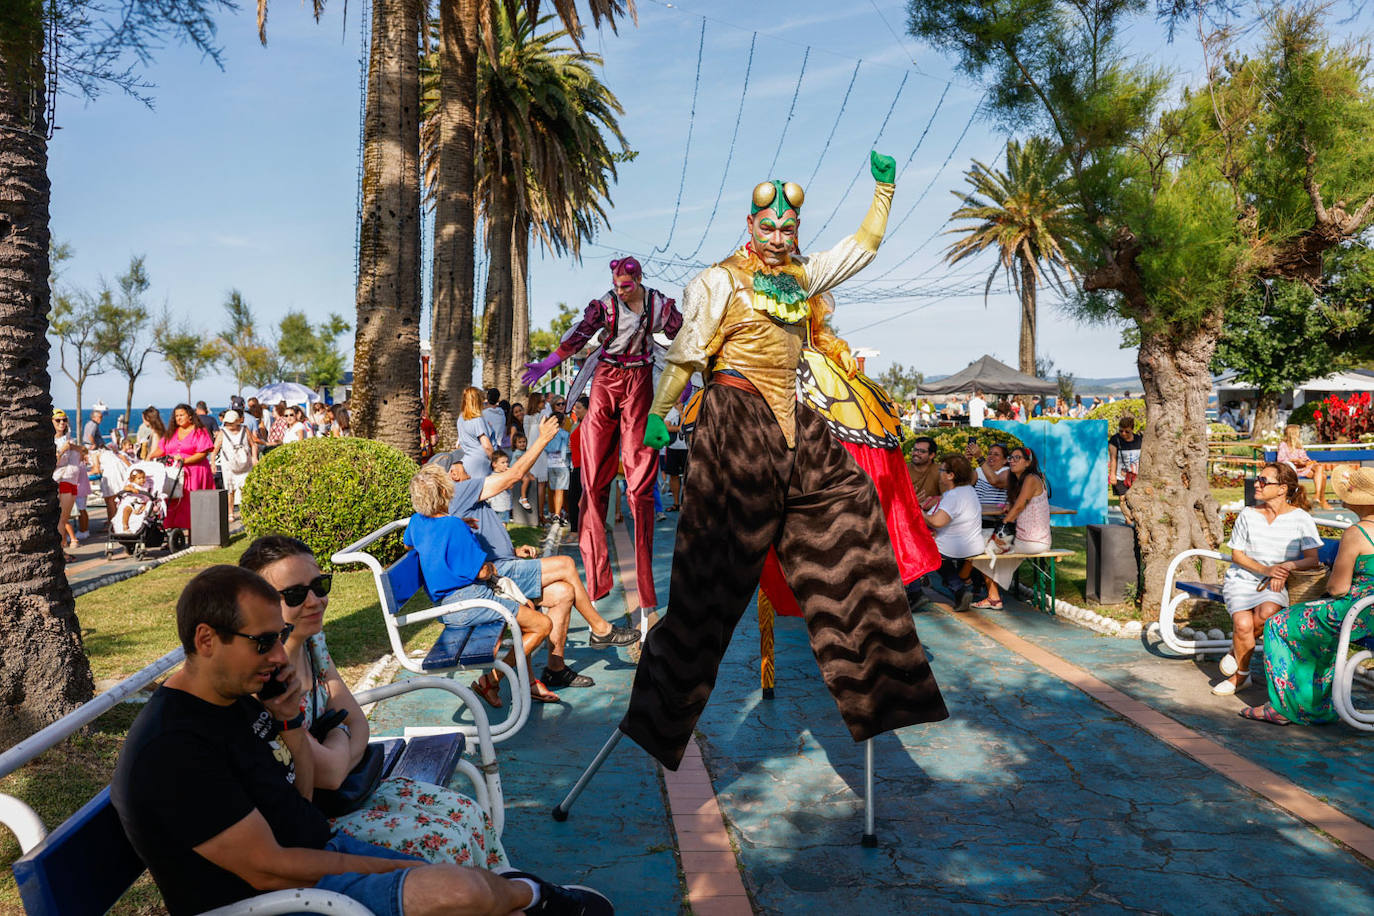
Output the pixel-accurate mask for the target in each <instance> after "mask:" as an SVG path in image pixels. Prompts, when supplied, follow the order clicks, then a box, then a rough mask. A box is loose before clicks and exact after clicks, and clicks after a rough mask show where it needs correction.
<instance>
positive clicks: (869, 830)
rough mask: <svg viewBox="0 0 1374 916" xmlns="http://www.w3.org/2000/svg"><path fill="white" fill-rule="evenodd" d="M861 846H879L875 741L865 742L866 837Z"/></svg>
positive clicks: (870, 739)
mask: <svg viewBox="0 0 1374 916" xmlns="http://www.w3.org/2000/svg"><path fill="white" fill-rule="evenodd" d="M859 845H861V846H863V847H864V848H865V849H875V848H877V846H878V834H877V833H875V832H874V830H873V739H872V738H869V739H868V740H867V741H865V742H864V835H863V839H862V840H861V841H860V842H859Z"/></svg>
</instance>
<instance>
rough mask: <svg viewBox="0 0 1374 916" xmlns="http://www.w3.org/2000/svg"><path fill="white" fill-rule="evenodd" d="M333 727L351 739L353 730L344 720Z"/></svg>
mask: <svg viewBox="0 0 1374 916" xmlns="http://www.w3.org/2000/svg"><path fill="white" fill-rule="evenodd" d="M334 727H335V728H337V729H338V730H339V731H341V732H343V733H344V737H346V738H348V739H349V740H350V741H351V740H353V732H352V730H351V729H349V727H348V724H347V723H345V722H340V723H339V724H338V725H336V726H334Z"/></svg>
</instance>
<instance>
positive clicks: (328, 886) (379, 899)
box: [315, 833, 424, 916]
mask: <svg viewBox="0 0 1374 916" xmlns="http://www.w3.org/2000/svg"><path fill="white" fill-rule="evenodd" d="M324 848H325V849H328V850H329V851H331V852H341V853H344V854H345V855H350V856H371V857H372V858H375V859H406V860H408V861H412V862H423V861H424V860H423V859H420V858H418V857H416V856H408V855H406V854H405V853H401V852H395V851H393V850H390V849H384V848H382V847H381V846H373V845H372V844H371V843H364V842H363V841H362V840H355V839H353V837H351V836H348V835H347V834H344V833H336V834H334V836H333V837H332V838H331V839H330V840H329V842H328V843H326V844H325V846H324ZM409 872H410V870H409V869H398V870H396V871H388V872H383V873H381V874H376V875H364V874H359V873H358V872H346V873H345V874H342V875H326V876H325V877H323V878H321V879H320V880H319V882H318V883H316V885H315V887H316V888H318V889H319V890H322V891H333V892H334V893H336V894H343V895H344V896H345V897H348V898H351V899H353V900H356V901H358V902H359V903H361V904H362V905H363V906H365V907H367V908H368V909H369V910H371V911H372V912H373V913H375V914H376V916H405V909H404V907H403V906H402V905H401V904H402V897H401V891H402V887H403V885H404V883H405V877H406V875H407V874H409Z"/></svg>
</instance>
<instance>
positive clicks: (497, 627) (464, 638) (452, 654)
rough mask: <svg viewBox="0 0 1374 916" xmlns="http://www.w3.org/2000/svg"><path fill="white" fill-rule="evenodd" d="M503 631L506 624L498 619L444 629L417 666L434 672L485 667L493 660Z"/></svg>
mask: <svg viewBox="0 0 1374 916" xmlns="http://www.w3.org/2000/svg"><path fill="white" fill-rule="evenodd" d="M505 629H506V625H505V623H504V622H503V621H497V620H493V621H491V622H489V623H479V624H477V625H476V626H471V627H452V626H446V627H444V632H443V633H441V634H439V639H438V640H436V641H435V643H434V646H433V648H431V649H430V650H429V652H428V654H426V655H425V660H424V661H422V662H421V663H420V667H421V668H423V669H425V670H426V671H434V670H441V669H445V668H453V667H456V666H458V665H485V664H488V663H490V662H491V661H493V660H494V659H495V658H496V650H497V647H498V646H500V644H501V634H502V633H503V632H505Z"/></svg>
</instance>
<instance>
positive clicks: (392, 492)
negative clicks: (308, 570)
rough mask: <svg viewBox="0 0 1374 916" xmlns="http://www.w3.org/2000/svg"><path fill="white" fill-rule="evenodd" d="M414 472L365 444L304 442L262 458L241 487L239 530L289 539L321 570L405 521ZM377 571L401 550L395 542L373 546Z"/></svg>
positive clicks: (389, 452)
mask: <svg viewBox="0 0 1374 916" xmlns="http://www.w3.org/2000/svg"><path fill="white" fill-rule="evenodd" d="M417 467H418V466H417V465H416V464H415V462H414V461H412V460H411V459H410V458H408V457H407V456H405V455H403V454H401V453H400V452H398V451H397V450H396V449H394V448H392V447H391V446H389V445H385V444H383V443H381V442H373V441H372V440H371V439H355V438H344V439H306V440H305V441H304V442H292V443H289V444H287V445H282V446H278V447H277V448H275V449H273V450H272V451H270V452H268V453H267V454H266V455H264V456H263V458H262V460H261V461H259V462H258V464H257V466H256V467H255V468H253V470H252V472H251V473H250V474H249V475H248V480H247V481H246V482H245V483H244V487H243V522H244V525H245V527H246V528H247V529H248V533H249V535H250V536H251V537H254V538H257V537H262V536H263V535H265V534H289V535H291V536H292V537H297V538H300V539H301V540H302V541H305V543H307V544H309V545H310V549H311V550H313V551H314V552H315V559H317V560H318V561H319V564H320V568H321V569H324V570H329V569H331V568H332V565H333V564H331V563H330V562H329V558H330V557H331V556H332V555H333V554H334V553H335V552H336V551H338V550H340V549H342V548H344V547H347V546H348V545H349V544H351V543H353V542H354V541H356V540H358V539H359V538H361V537H363V536H364V535H365V534H367V533H368V532H370V531H375V530H376V529H378V528H380V527H382V526H383V525H385V524H386V523H387V522H393V521H395V520H396V519H398V518H407V517H409V516H410V514H411V512H412V510H411V507H410V489H409V486H410V478H411V475H412V474H414V473H415V471H416V469H417ZM370 552H371V553H372V554H373V555H374V556H376V557H377V558H378V559H380V560H381V561H382V562H383V563H390V562H391V561H392V560H395V559H396V558H398V557H399V556H400V555H401V554H402V553H403V552H404V548H403V547H402V546H401V537H400V535H399V534H396V535H393V536H391V537H388V538H385V539H384V540H383V541H381V542H379V543H377V544H373V545H372V547H371V548H370Z"/></svg>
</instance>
